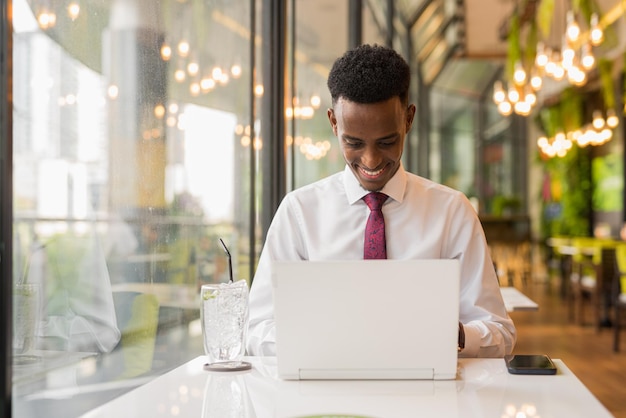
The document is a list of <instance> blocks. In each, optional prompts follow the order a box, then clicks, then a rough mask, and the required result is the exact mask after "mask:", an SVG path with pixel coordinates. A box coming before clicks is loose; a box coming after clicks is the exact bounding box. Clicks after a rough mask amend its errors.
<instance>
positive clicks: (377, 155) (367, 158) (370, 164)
mask: <svg viewBox="0 0 626 418" xmlns="http://www.w3.org/2000/svg"><path fill="white" fill-rule="evenodd" d="M382 160H383V157H382V153H381V152H380V150H379V149H378V148H377V147H376V146H373V145H369V146H367V147H365V149H364V150H363V154H362V155H361V163H362V164H363V165H364V166H365V167H367V168H369V169H371V170H374V169H376V168H378V167H379V166H380V163H381V162H382Z"/></svg>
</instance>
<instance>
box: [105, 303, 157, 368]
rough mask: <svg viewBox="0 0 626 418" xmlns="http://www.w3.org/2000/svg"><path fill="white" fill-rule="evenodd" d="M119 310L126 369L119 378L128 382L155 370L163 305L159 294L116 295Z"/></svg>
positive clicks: (117, 309) (121, 345) (118, 315)
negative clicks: (129, 379)
mask: <svg viewBox="0 0 626 418" xmlns="http://www.w3.org/2000/svg"><path fill="white" fill-rule="evenodd" d="M113 297H114V300H115V302H116V311H117V317H118V322H119V326H120V330H121V331H122V338H121V341H120V348H121V350H122V358H123V370H122V372H121V374H120V375H119V376H118V378H119V379H128V378H132V377H136V376H140V375H143V374H146V373H148V372H150V371H151V370H152V360H153V358H154V350H155V341H156V333H157V327H158V322H159V302H158V300H157V298H156V296H155V295H153V294H148V293H136V292H115V293H114V294H113Z"/></svg>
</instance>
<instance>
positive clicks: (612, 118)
mask: <svg viewBox="0 0 626 418" xmlns="http://www.w3.org/2000/svg"><path fill="white" fill-rule="evenodd" d="M618 124H619V118H618V117H617V115H616V114H615V110H614V109H612V108H611V109H608V110H607V111H606V126H608V127H609V128H611V129H613V128H615V127H616V126H617V125H618Z"/></svg>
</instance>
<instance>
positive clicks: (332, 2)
mask: <svg viewBox="0 0 626 418" xmlns="http://www.w3.org/2000/svg"><path fill="white" fill-rule="evenodd" d="M25 1H28V3H29V4H30V6H31V7H32V8H33V9H37V8H40V7H41V6H42V5H44V4H48V1H49V0H14V3H15V4H20V3H22V2H25ZM128 1H129V0H110V1H109V0H89V7H90V10H91V11H92V12H94V11H96V12H98V13H97V16H99V18H97V19H91V21H90V22H89V27H90V30H86V31H85V30H84V29H82V30H81V29H80V28H81V27H82V28H85V27H86V26H84V25H83V26H80V25H73V26H72V27H75V28H76V29H75V30H67V29H66V30H64V31H55V30H50V31H49V34H50V36H51V37H53V38H55V39H56V40H57V41H58V42H59V43H60V44H61V45H64V47H65V48H66V49H68V50H69V51H70V52H72V54H73V55H75V56H76V57H77V58H79V59H80V60H81V61H82V62H83V63H85V64H86V65H88V66H90V67H92V68H94V69H95V70H100V67H101V62H100V60H101V56H102V54H101V52H100V51H99V49H98V48H93V46H94V45H100V44H101V40H100V39H99V38H100V36H101V34H102V32H103V31H104V30H105V28H106V26H107V25H108V24H109V23H108V21H109V19H108V15H109V10H108V9H109V5H110V4H116V3H125V2H128ZM135 1H136V2H137V3H141V4H143V6H142V7H145V8H146V10H150V11H151V12H150V13H153V14H156V12H155V11H154V10H156V9H155V8H154V4H155V3H152V0H135ZM553 1H554V4H555V7H554V17H553V21H554V23H553V27H554V28H558V29H560V30H561V33H562V31H563V28H564V25H565V24H564V22H565V11H566V9H567V7H568V6H567V5H569V4H570V1H571V0H553ZM595 2H596V3H597V4H598V6H599V8H600V10H601V11H602V13H606V12H608V11H610V10H611V9H614V8H615V7H616V5H618V4H621V3H622V0H595ZM218 3H219V5H218V7H219V9H220V10H222V11H223V14H221V15H220V16H221V17H220V20H219V21H218V20H215V19H216V14H215V13H213V15H211V18H212V19H211V18H209V19H210V20H206V17H205V18H203V19H205V20H202V19H201V20H200V21H198V17H197V16H194V15H193V14H192V15H190V16H187V18H188V19H190V22H191V23H192V24H194V25H196V24H197V26H198V27H203V28H205V29H203V32H206V33H204V36H203V37H202V39H217V38H219V37H223V38H225V41H226V40H227V39H226V38H229V37H230V38H232V37H237V36H239V37H241V38H245V36H249V34H248V33H247V27H248V23H246V22H247V20H248V16H247V15H246V10H245V9H247V6H245V3H241V2H229V1H227V0H165V1H162V9H163V11H164V12H167V11H169V14H168V13H164V16H162V17H160V18H159V17H158V16H157V17H156V19H157V20H160V21H159V22H157V24H159V25H165V26H168V25H167V20H168V19H170V20H171V19H175V18H176V16H177V14H178V18H181V16H182V18H185V15H180V11H179V8H183V7H184V5H185V4H187V5H193V7H194V9H193V12H194V13H195V12H196V11H197V10H200V11H202V10H205V9H206V10H208V8H210V7H212V6H215V5H217V4H218ZM262 3H263V2H262V1H261V0H257V11H258V12H260V10H261V7H262ZM525 3H530V4H534V3H537V4H538V3H539V0H464V1H459V0H396V1H395V2H394V5H395V7H396V11H395V13H396V19H395V24H394V30H395V31H396V33H397V35H398V39H400V40H401V43H403V42H406V39H408V34H407V33H406V31H407V27H410V28H411V29H410V35H411V38H412V39H416V40H417V41H418V42H416V41H414V42H413V44H414V45H413V52H414V55H415V56H416V57H420V56H421V57H422V58H423V60H422V61H421V68H422V71H423V78H424V79H426V81H427V82H428V83H429V84H431V85H432V91H434V92H436V93H437V94H435V95H434V97H435V98H434V100H433V103H432V106H433V107H434V109H433V113H436V114H438V115H439V118H440V120H445V114H449V113H451V112H455V111H456V106H463V105H464V103H463V100H461V101H454V100H451V99H450V98H451V97H454V96H461V97H462V98H465V99H468V98H469V99H476V98H479V97H481V96H482V95H483V94H485V92H486V91H488V90H489V88H490V86H491V84H492V83H493V81H494V78H495V77H497V76H498V75H499V73H500V71H501V68H502V64H503V62H504V60H505V57H506V51H507V43H506V41H505V40H502V38H501V36H500V31H501V27H502V26H503V25H505V24H506V23H507V21H508V20H509V18H510V16H511V14H512V12H513V10H514V8H515V7H516V6H517V5H518V4H525ZM288 4H289V5H290V6H289V7H291V5H293V6H294V7H295V11H296V25H295V28H296V36H297V43H296V47H297V54H296V58H297V59H298V60H299V61H300V62H306V63H309V64H311V65H308V66H302V68H304V67H311V68H310V69H307V70H308V71H311V74H310V75H309V74H304V73H305V71H304V69H303V70H302V73H303V74H301V75H300V76H301V78H303V82H304V81H306V78H307V77H311V78H312V77H315V78H318V77H319V78H321V80H322V81H320V80H317V81H316V83H317V85H318V86H320V85H322V86H323V85H325V78H326V74H327V72H328V70H329V68H330V66H331V65H332V63H333V61H334V60H335V59H336V58H337V57H338V56H340V55H341V54H343V52H344V51H345V49H346V47H347V45H348V26H349V25H348V24H347V23H346V22H348V5H349V1H348V0H343V1H337V0H315V1H312V0H295V2H293V3H292V2H288ZM363 4H364V5H365V7H364V9H365V10H364V16H363V42H367V43H373V42H377V43H384V42H385V35H386V31H385V30H384V27H385V17H384V16H385V12H386V5H387V1H386V0H365V1H363ZM198 5H200V9H196V7H198ZM203 8H204V9H203ZM620 10H621V9H620ZM242 14H243V16H242ZM622 20H624V19H623V18H620V22H621V21H622ZM202 22H204V23H202ZM412 23H413V24H412ZM170 26H171V24H170ZM178 26H181V25H178ZM622 26H624V25H623V23H621V24H620V27H622ZM225 29H228V30H225ZM260 30H261V28H260V23H258V24H257V31H260ZM77 31H78V32H77ZM216 31H217V32H216ZM622 32H623V30H622ZM227 35H228V36H227ZM429 39H434V40H435V41H436V42H433V43H432V45H433V46H432V49H429V46H428V42H427V41H428V40H429ZM616 39H618V40H619V42H618V45H617V46H616V48H614V49H615V50H616V51H623V50H624V49H625V48H624V47H623V46H622V44H623V43H624V42H626V36H624V35H623V34H622V33H621V32H619V33H618V36H617V38H616ZM233 42H234V41H233ZM229 43H230V42H229ZM230 45H232V47H231V48H222V49H228V50H236V49H237V48H236V46H234V45H236V43H230ZM444 45H445V46H447V47H444ZM394 46H395V47H403V46H406V45H395V44H394ZM204 47H205V48H207V49H214V48H212V47H211V46H210V45H206V46H204ZM228 53H229V54H231V55H232V54H233V52H228ZM239 54H242V53H241V51H239ZM433 57H435V58H436V59H432V58H433ZM318 93H319V94H322V93H323V92H318ZM195 100H197V99H195ZM192 101H194V99H192ZM454 103H459V104H458V105H454Z"/></svg>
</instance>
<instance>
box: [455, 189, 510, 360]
mask: <svg viewBox="0 0 626 418" xmlns="http://www.w3.org/2000/svg"><path fill="white" fill-rule="evenodd" d="M461 200H462V202H461V204H460V205H458V208H459V209H458V211H456V213H455V214H454V215H453V217H452V221H451V222H450V225H451V229H450V235H449V236H450V237H451V238H450V240H449V243H448V247H449V248H450V249H451V252H452V254H453V256H454V257H455V258H459V259H460V262H461V288H460V301H459V302H460V307H459V317H460V318H459V319H460V321H461V323H462V324H463V328H464V330H465V348H464V349H463V351H462V352H461V353H460V356H461V357H503V356H505V355H507V354H511V352H512V351H513V347H514V346H515V341H516V330H515V325H514V324H513V321H512V320H511V318H510V317H509V315H508V313H507V311H506V308H505V305H504V301H503V299H502V293H500V285H499V283H498V278H497V276H496V272H495V268H494V266H493V261H492V260H491V256H490V254H489V247H488V246H487V241H486V239H485V234H484V232H483V228H482V225H481V224H480V221H479V219H478V217H477V216H476V214H475V212H474V211H473V209H472V208H471V205H470V203H469V202H465V200H467V199H464V198H461Z"/></svg>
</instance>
